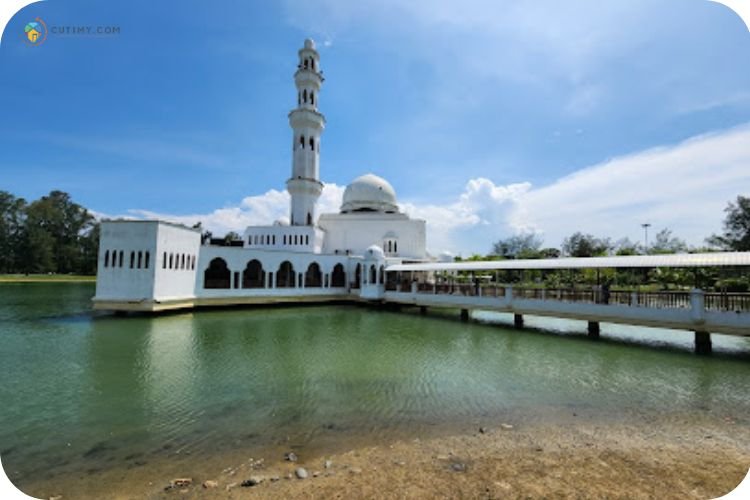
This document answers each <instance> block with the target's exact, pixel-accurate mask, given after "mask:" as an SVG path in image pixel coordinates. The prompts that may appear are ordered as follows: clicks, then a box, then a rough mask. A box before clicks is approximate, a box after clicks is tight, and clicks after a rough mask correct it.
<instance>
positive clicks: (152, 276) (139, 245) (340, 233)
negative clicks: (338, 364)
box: [94, 40, 427, 311]
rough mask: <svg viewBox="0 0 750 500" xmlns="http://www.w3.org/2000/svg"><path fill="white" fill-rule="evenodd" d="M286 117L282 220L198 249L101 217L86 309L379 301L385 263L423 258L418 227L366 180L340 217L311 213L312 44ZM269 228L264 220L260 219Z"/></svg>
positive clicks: (315, 82) (188, 238) (316, 69)
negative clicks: (286, 212)
mask: <svg viewBox="0 0 750 500" xmlns="http://www.w3.org/2000/svg"><path fill="white" fill-rule="evenodd" d="M298 55H299V65H298V69H297V71H296V72H295V74H294V81H295V86H296V89H297V108H295V109H294V110H292V111H291V112H290V113H289V124H290V126H291V128H292V169H291V176H290V178H289V179H288V180H287V183H286V186H287V190H288V191H289V194H290V196H291V207H290V218H289V222H277V223H275V224H271V225H268V226H250V227H247V228H246V229H245V230H244V232H243V233H242V234H243V236H242V238H243V242H242V245H241V246H215V245H211V244H205V243H204V244H201V234H200V231H199V230H198V229H191V228H187V227H184V226H181V225H177V224H171V223H168V222H162V221H124V220H118V221H104V222H102V232H101V238H100V250H99V265H98V271H97V287H96V295H95V297H94V306H95V307H96V308H98V309H107V310H124V311H128V310H135V311H159V310H165V309H178V308H188V307H194V306H202V305H232V304H245V303H248V304H249V303H273V302H299V301H304V300H316V301H321V300H341V299H342V298H346V299H351V298H361V299H367V300H379V299H380V298H382V297H383V294H384V291H385V286H384V281H385V280H384V269H385V267H386V266H387V265H389V264H398V263H402V262H419V261H422V260H424V259H425V258H426V256H427V253H426V250H425V240H426V234H425V221H423V220H415V219H411V218H409V216H408V215H406V214H404V213H401V212H400V211H399V208H398V203H397V200H396V193H395V191H394V189H393V187H392V186H391V185H390V184H389V183H388V182H387V181H385V180H384V179H381V178H380V177H377V176H375V175H373V174H366V175H363V176H361V177H359V178H357V179H355V180H354V181H353V182H352V183H351V184H350V185H349V186H348V187H347V189H346V191H345V192H344V199H343V202H342V205H341V209H340V213H337V214H322V215H321V216H320V217H318V214H317V201H318V198H319V197H320V194H321V191H322V188H323V184H322V183H321V182H320V137H321V135H322V132H323V129H324V128H325V118H324V117H323V115H322V114H321V113H320V112H319V111H318V103H319V94H320V90H321V86H322V83H323V77H322V72H321V71H320V56H319V54H318V52H317V51H316V50H315V44H314V43H313V42H312V40H306V41H305V44H304V47H303V48H302V49H301V50H300V51H299V53H298ZM269 222H270V221H269Z"/></svg>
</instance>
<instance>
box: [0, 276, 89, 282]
mask: <svg viewBox="0 0 750 500" xmlns="http://www.w3.org/2000/svg"><path fill="white" fill-rule="evenodd" d="M95 281H96V276H81V275H78V274H0V283H94V282H95Z"/></svg>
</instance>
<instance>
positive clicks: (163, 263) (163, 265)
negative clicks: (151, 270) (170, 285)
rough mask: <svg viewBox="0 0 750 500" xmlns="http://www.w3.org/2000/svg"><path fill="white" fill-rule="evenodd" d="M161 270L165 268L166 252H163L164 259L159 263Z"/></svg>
mask: <svg viewBox="0 0 750 500" xmlns="http://www.w3.org/2000/svg"><path fill="white" fill-rule="evenodd" d="M161 268H162V269H166V268H167V252H164V258H163V259H162V261H161Z"/></svg>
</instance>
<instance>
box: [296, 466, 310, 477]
mask: <svg viewBox="0 0 750 500" xmlns="http://www.w3.org/2000/svg"><path fill="white" fill-rule="evenodd" d="M294 473H295V474H296V475H297V477H298V478H299V479H306V478H307V471H306V470H305V469H304V468H302V467H297V470H296V471H294Z"/></svg>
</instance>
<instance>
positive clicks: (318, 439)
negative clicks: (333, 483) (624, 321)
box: [0, 283, 750, 484]
mask: <svg viewBox="0 0 750 500" xmlns="http://www.w3.org/2000/svg"><path fill="white" fill-rule="evenodd" d="M93 291H94V288H93V285H91V284H58V283H55V284H19V285H11V284H3V285H0V380H2V384H0V456H1V457H2V462H3V466H4V469H5V471H6V473H8V475H9V476H10V477H11V478H12V479H14V480H15V481H16V482H17V483H20V484H23V483H24V482H26V481H30V480H31V479H32V478H39V477H45V478H48V477H54V476H55V475H56V474H62V473H67V472H71V471H75V472H81V471H83V472H86V471H88V472H89V473H95V472H96V471H98V470H101V469H102V468H105V467H125V466H127V467H132V466H138V465H141V464H144V463H146V462H147V461H149V460H151V459H152V458H153V457H159V456H166V455H169V454H175V453H182V454H183V456H184V455H185V454H190V456H191V457H192V458H193V459H194V460H199V459H200V457H202V456H209V455H211V454H216V453H220V452H221V451H222V450H233V449H240V448H247V449H253V448H254V447H261V446H264V445H268V444H272V443H284V442H287V443H292V444H293V445H294V446H295V447H299V448H305V447H311V448H314V447H316V446H321V445H322V444H323V443H327V444H330V443H334V442H336V441H337V440H339V441H341V440H347V439H350V438H351V437H352V436H360V437H361V436H371V437H372V439H374V440H382V439H388V438H389V437H393V436H404V435H407V436H408V435H416V434H421V433H428V432H430V430H431V429H439V428H441V426H450V425H454V424H460V423H466V422H481V421H482V420H483V419H496V418H513V419H522V418H523V419H534V418H537V419H538V418H548V419H554V418H555V412H563V411H571V412H579V413H580V414H582V415H589V416H590V417H592V418H598V419H606V418H627V416H628V415H635V414H637V415H640V416H643V415H649V414H654V415H655V414H659V415H664V414H665V413H670V412H671V413H674V414H676V415H680V416H681V417H680V418H684V416H685V415H688V416H689V415H691V414H699V413H700V414H711V415H716V416H717V418H720V417H723V416H725V415H731V416H733V418H738V419H743V418H746V417H745V416H746V415H748V414H750V412H749V411H748V410H750V401H749V398H750V396H749V394H750V389H749V388H750V342H748V340H747V339H733V338H729V337H721V336H715V338H714V346H715V348H716V349H717V350H718V351H719V354H718V355H716V356H713V357H711V358H701V357H698V356H695V355H693V354H692V353H691V352H690V345H691V344H690V342H691V340H692V338H691V337H690V336H689V335H688V334H687V333H680V332H669V331H662V332H656V333H654V332H647V331H646V330H643V329H627V328H623V327H619V329H618V328H615V327H612V329H611V332H610V333H611V336H612V337H616V338H619V339H621V340H622V339H628V340H630V341H635V344H633V343H623V342H619V341H617V342H608V341H603V342H592V341H588V340H587V339H585V338H581V337H579V336H574V337H572V336H571V335H570V334H569V333H562V334H549V333H547V334H541V333H538V332H536V333H535V332H529V331H520V332H519V331H515V330H512V329H510V328H508V327H506V326H502V325H498V324H492V323H493V322H497V321H499V322H502V321H505V318H503V317H502V316H498V315H494V316H493V315H491V314H478V317H479V318H480V319H481V320H482V323H477V322H472V323H468V324H464V323H461V322H459V321H456V320H455V318H456V316H457V314H451V315H447V314H446V317H440V316H425V317H423V316H419V315H418V314H413V313H397V312H385V311H379V310H374V309H368V308H363V307H354V306H320V307H300V308H291V307H290V308H256V309H234V310H220V311H200V312H194V313H184V314H174V315H166V316H157V317H144V316H138V317H117V316H112V315H104V314H93V313H92V312H91V311H90V310H89V304H90V302H89V301H90V298H91V296H92V294H93ZM530 322H531V324H532V325H536V326H538V327H543V328H549V329H551V330H557V331H561V332H565V331H570V330H571V329H573V330H575V329H578V331H582V328H579V326H578V325H576V324H575V323H574V322H561V321H555V320H533V319H532V320H530ZM535 322H536V323H535ZM608 328H609V327H605V328H604V333H603V334H604V335H607V332H608ZM654 342H655V343H666V344H668V347H669V348H668V349H664V348H658V349H657V348H654V347H653V346H644V345H642V344H643V343H654Z"/></svg>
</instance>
